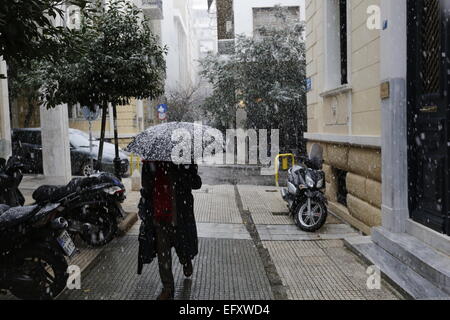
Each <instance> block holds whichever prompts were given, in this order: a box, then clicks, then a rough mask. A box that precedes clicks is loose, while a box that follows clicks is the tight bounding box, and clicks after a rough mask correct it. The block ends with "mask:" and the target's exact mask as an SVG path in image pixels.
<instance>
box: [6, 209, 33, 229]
mask: <svg viewBox="0 0 450 320" xmlns="http://www.w3.org/2000/svg"><path fill="white" fill-rule="evenodd" d="M37 208H38V206H37V205H34V206H25V207H14V208H10V209H9V210H7V211H5V212H4V213H3V214H1V215H0V229H7V228H11V227H14V226H16V225H18V224H20V223H22V222H24V221H26V220H28V219H29V218H31V217H32V216H33V215H34V214H35V212H36V209H37Z"/></svg>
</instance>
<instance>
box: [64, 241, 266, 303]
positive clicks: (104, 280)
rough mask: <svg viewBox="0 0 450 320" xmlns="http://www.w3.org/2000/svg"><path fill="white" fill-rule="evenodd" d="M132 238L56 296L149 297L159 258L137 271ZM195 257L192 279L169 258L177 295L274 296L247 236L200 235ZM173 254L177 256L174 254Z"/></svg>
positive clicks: (154, 291)
mask: <svg viewBox="0 0 450 320" xmlns="http://www.w3.org/2000/svg"><path fill="white" fill-rule="evenodd" d="M137 250H138V241H137V237H136V236H125V237H123V238H120V239H116V240H114V241H113V242H112V243H111V244H110V245H109V246H108V247H106V248H105V249H104V250H103V251H102V253H101V254H100V255H99V256H98V257H97V258H96V259H95V261H94V262H93V263H92V264H91V265H90V266H89V267H88V268H87V269H86V271H85V272H84V273H83V275H82V279H81V283H82V289H81V290H71V291H69V290H67V291H65V292H64V293H63V294H62V295H61V296H60V297H59V299H89V300H103V299H107V300H110V299H116V300H149V299H150V300H153V299H155V298H156V297H157V295H158V294H159V292H160V290H161V288H162V287H161V284H160V279H159V274H158V266H157V262H156V261H154V262H153V263H152V264H150V265H147V266H145V267H144V271H143V274H142V275H141V276H139V275H137V274H136V270H137ZM199 252H200V253H199V256H198V257H197V258H196V259H195V260H194V274H193V276H192V278H191V279H190V280H186V279H185V277H184V276H183V275H182V267H181V265H180V264H179V263H178V259H176V258H174V259H173V270H174V277H175V283H176V293H175V299H183V300H189V299H191V300H193V299H195V300H206V299H208V300H247V299H249V300H254V299H262V300H269V299H272V298H273V296H272V293H271V290H270V285H269V282H268V279H267V276H266V274H265V272H264V268H263V265H262V263H261V261H260V259H259V256H258V253H257V251H256V248H255V247H254V246H253V242H252V241H249V240H224V239H199ZM174 257H175V254H174Z"/></svg>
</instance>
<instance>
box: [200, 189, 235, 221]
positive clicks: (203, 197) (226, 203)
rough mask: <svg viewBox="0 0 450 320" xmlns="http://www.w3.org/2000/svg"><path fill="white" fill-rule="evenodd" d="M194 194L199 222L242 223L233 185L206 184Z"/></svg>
mask: <svg viewBox="0 0 450 320" xmlns="http://www.w3.org/2000/svg"><path fill="white" fill-rule="evenodd" d="M193 194H194V214H195V219H196V221H197V222H207V223H231V224H235V223H236V224H240V223H242V218H241V215H240V213H239V210H238V208H237V205H236V199H235V195H234V188H233V186H231V185H222V186H208V185H204V186H203V187H202V189H200V190H198V191H195V192H194V193H193Z"/></svg>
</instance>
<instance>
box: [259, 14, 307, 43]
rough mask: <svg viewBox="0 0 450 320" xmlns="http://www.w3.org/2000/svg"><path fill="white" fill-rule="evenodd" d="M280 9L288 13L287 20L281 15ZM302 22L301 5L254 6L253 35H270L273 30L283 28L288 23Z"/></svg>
mask: <svg viewBox="0 0 450 320" xmlns="http://www.w3.org/2000/svg"><path fill="white" fill-rule="evenodd" d="M280 9H281V10H283V11H284V13H285V14H286V20H287V21H285V20H284V18H283V17H282V16H281V15H280ZM298 22H300V7H281V8H278V7H271V8H253V35H254V36H255V37H261V36H268V35H269V33H270V31H271V30H277V29H282V28H283V27H284V26H285V25H286V23H289V24H295V23H298Z"/></svg>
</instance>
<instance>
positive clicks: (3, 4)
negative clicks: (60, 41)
mask: <svg viewBox="0 0 450 320" xmlns="http://www.w3.org/2000/svg"><path fill="white" fill-rule="evenodd" d="M86 2H87V1H86V0H70V1H64V0H0V56H2V57H3V59H5V60H6V61H7V62H8V63H9V62H10V61H11V60H17V61H24V60H28V59H31V58H36V57H54V41H55V39H56V38H58V37H59V35H60V34H61V30H62V29H64V28H63V27H60V26H56V25H55V23H54V20H55V19H56V18H57V17H60V16H62V15H63V13H64V11H63V6H65V5H67V4H74V5H78V6H80V7H84V6H85V5H86Z"/></svg>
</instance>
